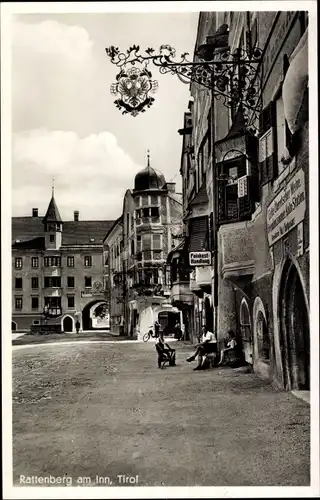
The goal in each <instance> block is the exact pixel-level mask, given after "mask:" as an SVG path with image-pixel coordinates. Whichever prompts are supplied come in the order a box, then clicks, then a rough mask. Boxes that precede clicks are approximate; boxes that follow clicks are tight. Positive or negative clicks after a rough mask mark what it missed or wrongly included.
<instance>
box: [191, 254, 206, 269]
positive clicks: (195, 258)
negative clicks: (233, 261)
mask: <svg viewBox="0 0 320 500" xmlns="http://www.w3.org/2000/svg"><path fill="white" fill-rule="evenodd" d="M189 264H190V266H210V265H211V252H190V253H189Z"/></svg>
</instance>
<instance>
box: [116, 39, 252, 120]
mask: <svg viewBox="0 0 320 500" xmlns="http://www.w3.org/2000/svg"><path fill="white" fill-rule="evenodd" d="M106 53H107V55H108V56H109V57H110V60H111V62H112V63H113V64H115V65H116V66H117V67H119V68H121V69H120V73H119V74H118V75H117V77H116V79H117V83H114V84H112V85H111V92H112V94H113V95H119V96H120V99H117V100H116V101H115V104H116V106H117V107H118V108H119V109H122V108H123V109H124V110H123V111H122V112H123V113H130V114H131V115H132V116H137V115H138V113H139V112H144V111H145V108H149V107H150V106H151V105H152V104H153V102H154V99H153V98H152V97H150V96H149V93H154V92H155V91H156V90H157V87H158V83H157V82H156V81H155V80H152V74H151V72H150V71H149V70H148V65H149V64H150V63H153V64H154V65H155V66H157V67H158V68H159V72H160V73H161V74H167V73H169V74H174V75H177V76H178V78H179V79H180V80H181V81H182V82H183V83H190V82H194V83H196V84H199V85H201V86H203V87H206V88H208V89H211V90H212V93H213V96H214V97H215V98H216V99H219V100H222V102H223V104H224V106H226V107H228V108H232V107H238V106H239V105H240V104H241V105H242V108H243V110H244V118H245V120H247V121H248V120H249V119H250V121H252V116H253V115H254V114H255V113H256V112H257V107H258V106H259V104H260V100H261V84H260V78H259V74H258V65H259V63H260V61H261V56H262V51H261V50H260V49H258V48H255V49H254V50H253V51H252V52H251V53H250V54H249V53H248V52H246V51H245V50H244V49H242V48H239V49H236V50H235V51H233V52H231V50H230V48H229V47H226V48H223V49H221V50H220V51H216V52H213V56H212V57H214V59H212V60H211V61H208V60H205V61H204V60H202V61H195V62H192V61H189V60H188V58H187V56H188V55H189V54H188V53H187V52H186V53H184V54H181V58H180V60H178V61H177V60H175V57H176V51H175V49H174V48H173V47H171V46H170V45H161V46H160V48H159V52H158V53H155V50H154V49H153V48H147V49H146V50H145V51H144V52H142V53H141V52H140V47H139V45H133V46H132V47H130V48H129V49H128V50H127V51H126V53H125V52H120V50H119V48H118V47H114V46H111V47H108V48H106Z"/></svg>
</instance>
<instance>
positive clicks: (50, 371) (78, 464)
mask: <svg viewBox="0 0 320 500" xmlns="http://www.w3.org/2000/svg"><path fill="white" fill-rule="evenodd" d="M172 344H173V343H172ZM174 345H175V346H176V348H177V366H176V367H167V368H164V369H163V370H159V369H158V368H157V363H156V353H155V348H154V345H153V344H152V343H147V344H142V343H132V344H130V343H129V344H128V343H121V342H117V343H113V344H109V343H108V344H102V343H99V344H85V345H80V344H79V345H75V344H73V345H63V344H60V345H55V346H45V345H43V346H32V348H24V349H21V348H15V350H14V351H13V380H14V382H13V383H14V394H13V439H14V441H13V462H14V484H16V485H18V484H20V475H24V476H48V475H50V474H51V475H53V476H64V475H67V476H68V477H72V480H73V485H75V484H76V481H77V478H78V477H80V476H81V477H86V478H90V480H91V483H90V484H91V485H93V484H95V481H96V476H99V477H109V478H111V481H112V484H113V485H115V486H118V485H119V482H118V477H117V476H118V475H125V476H130V477H133V476H134V477H136V476H138V479H137V484H138V485H139V486H146V485H149V486H159V485H166V486H180V485H184V486H186V485H189V486H194V485H202V486H245V485H255V486H273V485H308V484H309V405H308V404H307V403H305V402H304V401H301V400H299V399H297V398H295V397H294V396H293V395H292V394H290V393H285V392H277V391H275V390H274V389H273V388H272V387H271V386H270V385H269V384H268V383H266V382H263V381H261V380H259V379H257V378H256V377H255V375H253V374H249V373H243V372H240V371H237V370H231V369H229V368H222V369H217V368H216V369H210V370H208V371H205V372H193V370H192V368H193V366H192V365H191V364H189V363H186V361H185V359H186V358H187V356H188V355H189V354H190V353H191V352H192V347H191V346H190V345H188V344H187V343H183V342H181V343H178V342H175V344H174Z"/></svg>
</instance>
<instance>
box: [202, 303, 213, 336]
mask: <svg viewBox="0 0 320 500" xmlns="http://www.w3.org/2000/svg"><path fill="white" fill-rule="evenodd" d="M204 307H205V315H206V327H207V329H208V330H209V332H213V309H212V306H211V304H210V299H209V298H208V297H206V298H205V301H204Z"/></svg>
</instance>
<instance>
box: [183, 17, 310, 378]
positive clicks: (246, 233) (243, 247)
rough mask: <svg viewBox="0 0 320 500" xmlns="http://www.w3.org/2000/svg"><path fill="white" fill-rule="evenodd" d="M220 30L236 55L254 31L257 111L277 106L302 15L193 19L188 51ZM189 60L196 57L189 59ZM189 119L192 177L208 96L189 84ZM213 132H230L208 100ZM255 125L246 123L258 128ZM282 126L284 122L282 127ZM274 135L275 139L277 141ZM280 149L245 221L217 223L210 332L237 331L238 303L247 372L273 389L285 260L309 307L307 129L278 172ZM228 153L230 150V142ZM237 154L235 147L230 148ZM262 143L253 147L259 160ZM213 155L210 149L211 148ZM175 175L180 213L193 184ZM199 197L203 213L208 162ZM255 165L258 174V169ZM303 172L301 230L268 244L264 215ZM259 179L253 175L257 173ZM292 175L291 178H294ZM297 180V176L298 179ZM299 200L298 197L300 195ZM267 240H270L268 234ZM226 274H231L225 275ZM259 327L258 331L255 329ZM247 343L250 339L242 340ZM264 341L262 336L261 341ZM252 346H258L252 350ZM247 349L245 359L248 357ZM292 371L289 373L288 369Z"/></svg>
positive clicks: (218, 104)
mask: <svg viewBox="0 0 320 500" xmlns="http://www.w3.org/2000/svg"><path fill="white" fill-rule="evenodd" d="M223 23H227V24H228V25H229V27H230V33H229V45H230V47H231V50H233V49H235V48H237V47H238V46H239V44H240V43H241V45H242V47H243V48H244V49H247V48H248V45H247V38H246V36H245V32H246V31H247V28H248V24H249V25H250V26H251V27H253V26H254V24H255V23H256V25H257V46H258V47H259V48H261V49H262V52H263V57H262V58H263V62H262V64H260V66H258V72H259V74H260V76H261V82H262V107H263V108H265V107H266V106H267V105H268V104H269V103H270V101H271V100H274V99H278V96H279V95H281V85H282V83H283V80H284V77H285V73H284V72H285V64H284V61H285V57H284V56H285V55H286V57H288V58H289V60H290V56H291V54H292V53H293V52H294V50H295V48H296V46H297V44H298V42H299V41H300V39H301V36H302V34H303V32H304V29H305V26H306V16H305V13H301V12H300V13H299V12H285V11H282V12H276V11H274V12H250V13H246V12H220V13H201V14H200V18H199V25H198V34H197V41H196V47H198V46H199V45H200V44H202V43H204V42H205V38H206V36H207V35H213V34H214V33H215V31H216V29H217V28H218V27H219V26H221V24H223ZM195 60H197V57H196V56H195ZM191 95H192V97H193V104H192V105H191V115H192V121H193V132H192V137H191V142H192V144H193V145H194V150H195V168H196V170H199V168H200V165H199V161H198V160H199V159H198V152H199V149H200V145H201V141H202V140H203V137H204V135H205V133H206V131H207V128H208V114H209V112H210V108H211V102H210V93H209V92H208V91H207V90H204V89H201V90H200V91H199V86H196V85H195V84H191ZM214 108H215V119H214V124H215V127H214V132H215V140H216V141H219V140H222V139H224V138H225V137H226V136H227V134H228V132H229V130H230V127H231V125H232V116H231V112H230V110H228V109H227V108H225V107H224V106H223V102H222V100H220V101H219V100H215V102H214ZM279 113H281V106H280V107H279V108H277V114H278V117H277V118H278V122H277V123H278V125H277V128H276V129H275V130H276V133H277V134H282V133H283V130H282V129H281V123H282V121H281V120H282V119H283V117H284V116H283V115H281V114H279ZM258 122H259V120H258V116H257V118H256V119H255V120H254V121H253V122H252V124H253V125H255V126H256V128H257V129H258V138H259V137H260V135H259V134H260V133H261V130H260V129H259V123H258ZM283 123H284V122H283ZM279 137H280V136H279V135H278V138H279ZM280 139H281V141H283V144H282V143H281V142H280V143H277V141H275V145H274V146H275V151H276V153H278V158H277V167H278V173H275V174H274V175H273V177H271V178H270V179H269V181H268V182H266V183H264V185H261V196H260V200H259V201H258V202H256V203H255V210H254V211H253V212H252V214H251V216H250V217H248V220H247V221H244V222H241V223H231V224H230V223H229V224H223V225H222V226H221V227H220V229H219V238H218V256H219V260H218V271H219V276H218V284H219V290H218V295H219V297H218V298H219V308H218V332H219V334H220V335H224V334H225V333H226V332H227V330H228V329H231V328H232V329H234V328H237V329H239V328H241V326H242V323H241V321H242V320H243V317H242V319H241V314H242V316H243V314H244V313H243V311H244V305H243V304H244V303H245V307H246V308H247V310H248V328H247V330H248V331H250V328H251V334H250V335H251V347H250V346H249V348H248V356H250V355H251V356H252V363H253V365H254V369H255V371H256V372H257V373H259V374H260V375H261V376H264V377H268V378H270V379H272V380H273V381H274V383H275V384H277V385H280V386H283V385H284V380H283V370H284V367H283V359H282V358H283V356H282V354H281V345H280V344H281V339H280V325H279V318H280V316H281V314H282V312H283V311H282V310H281V307H280V306H279V300H280V299H279V297H280V286H281V282H282V275H283V269H284V264H285V262H286V261H287V260H288V259H291V261H292V262H293V263H294V265H295V267H296V269H297V272H298V275H299V279H300V280H301V284H302V288H303V293H304V295H305V301H306V303H307V307H309V211H308V202H309V194H308V171H309V158H308V148H309V146H308V140H309V136H308V122H306V123H305V124H304V126H303V129H302V133H301V137H300V139H301V145H300V148H299V150H298V153H297V154H296V157H295V158H294V159H293V161H292V162H291V163H290V164H289V165H287V167H284V165H283V164H282V163H281V161H280V159H281V156H282V154H283V152H285V151H286V150H285V141H284V138H283V137H282V136H281V137H280ZM229 147H230V148H231V147H232V144H231V143H230V146H229ZM233 147H237V146H233ZM262 147H263V143H262V142H260V144H259V153H260V152H261V148H262ZM216 154H217V148H216ZM181 165H182V167H181V172H182V176H183V186H184V200H183V203H184V207H185V210H186V211H187V209H188V202H189V200H186V198H185V197H186V196H187V195H188V193H189V192H190V188H191V186H192V182H193V177H192V178H190V177H191V176H190V175H189V176H188V175H187V162H186V160H184V161H182V163H181ZM206 167H207V172H206V191H207V195H208V198H209V202H208V205H207V207H203V208H206V210H207V212H208V214H209V213H210V212H212V211H213V210H214V199H215V193H213V190H212V165H211V163H210V158H209V159H208V162H207V164H206ZM261 168H262V166H261V165H260V167H259V169H260V170H261ZM299 171H300V172H301V171H303V173H304V182H305V190H304V193H305V205H306V209H305V213H304V217H303V220H302V222H301V224H300V225H299V227H298V226H295V227H293V228H292V229H291V230H289V231H287V232H285V234H284V236H283V237H282V238H280V239H279V240H278V241H277V242H276V243H275V244H270V242H269V239H268V208H269V207H270V204H272V202H273V200H274V199H275V197H276V196H279V193H285V192H286V190H287V189H288V186H290V182H291V180H292V179H293V178H297V174H298V172H299ZM260 175H261V174H260ZM298 175H299V174H298ZM195 178H196V179H197V182H196V186H195V193H197V191H198V190H199V188H200V186H201V178H200V179H199V174H198V173H196V175H195ZM301 178H302V177H301ZM302 196H303V195H302ZM269 238H270V235H269ZM232 268H233V269H232ZM199 308H201V299H200V300H199V299H198V298H197V299H195V306H194V318H193V321H194V325H196V318H198V316H199ZM262 316H263V317H264V318H265V321H266V324H267V330H268V343H269V359H267V357H266V356H265V354H264V355H263V356H261V339H260V340H259V339H258V335H261V332H259V331H258V322H257V321H258V318H260V319H261V317H262ZM259 328H260V327H259ZM247 335H248V337H250V335H249V334H248V333H247ZM264 339H267V336H265V337H264ZM259 342H260V343H259ZM250 349H251V352H250ZM294 369H296V368H294Z"/></svg>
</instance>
